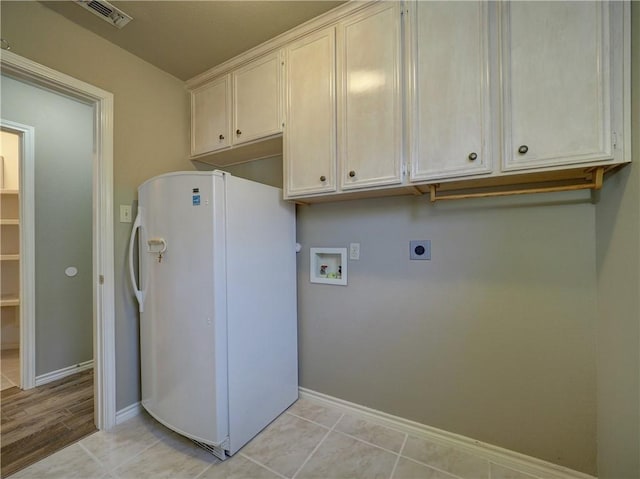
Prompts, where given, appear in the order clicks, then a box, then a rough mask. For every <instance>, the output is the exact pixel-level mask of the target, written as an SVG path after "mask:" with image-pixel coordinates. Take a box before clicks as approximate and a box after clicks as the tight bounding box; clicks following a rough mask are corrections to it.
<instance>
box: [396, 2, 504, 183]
mask: <svg viewBox="0 0 640 479" xmlns="http://www.w3.org/2000/svg"><path fill="white" fill-rule="evenodd" d="M488 9H489V2H485V1H477V2H421V1H418V2H414V3H411V4H410V5H409V15H408V21H407V42H406V45H407V57H408V60H407V62H408V74H407V80H408V81H407V83H408V88H407V91H408V95H407V113H408V118H407V129H408V135H407V138H408V152H409V162H410V165H411V169H410V171H411V180H412V181H423V180H431V179H439V178H451V177H460V176H468V175H478V174H483V173H490V172H491V169H492V149H491V129H492V125H491V111H490V110H491V109H490V93H489V85H490V83H491V81H490V78H489V74H490V69H489V36H488V34H489V24H488V21H489V19H488Z"/></svg>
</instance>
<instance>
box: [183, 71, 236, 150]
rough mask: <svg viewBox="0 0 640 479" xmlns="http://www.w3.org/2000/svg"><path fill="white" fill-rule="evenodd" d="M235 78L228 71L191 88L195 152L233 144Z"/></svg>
mask: <svg viewBox="0 0 640 479" xmlns="http://www.w3.org/2000/svg"><path fill="white" fill-rule="evenodd" d="M230 82H231V80H230V76H229V75H224V76H222V77H220V78H218V79H216V80H214V81H212V82H211V83H207V84H206V85H204V86H202V87H200V88H198V89H196V90H193V91H192V92H191V155H192V156H195V155H201V154H204V153H209V152H213V151H216V150H220V149H223V148H227V147H228V146H229V145H230V144H231V119H230V118H231V83H230Z"/></svg>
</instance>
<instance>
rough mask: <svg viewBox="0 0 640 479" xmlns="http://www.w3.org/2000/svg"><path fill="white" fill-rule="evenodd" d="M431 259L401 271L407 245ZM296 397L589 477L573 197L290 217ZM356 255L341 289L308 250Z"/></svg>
mask: <svg viewBox="0 0 640 479" xmlns="http://www.w3.org/2000/svg"><path fill="white" fill-rule="evenodd" d="M411 239H429V240H431V242H432V243H431V245H432V246H431V252H432V260H431V261H409V258H408V256H409V240H411ZM298 241H299V242H300V243H302V245H303V250H302V253H301V254H300V256H299V258H298V294H299V306H298V312H299V324H300V331H299V336H300V379H301V385H302V386H304V387H306V388H310V389H312V390H316V391H320V392H322V393H325V394H329V395H332V396H336V397H339V398H342V399H346V400H348V401H352V402H355V403H358V404H363V405H365V406H369V407H372V408H374V409H378V410H381V411H385V412H388V413H391V414H395V415H398V416H401V417H405V418H409V419H412V420H415V421H418V422H420V423H423V424H428V425H430V426H434V427H437V428H441V429H445V430H447V431H452V432H455V433H459V434H463V435H466V436H469V437H472V438H475V439H479V440H481V441H485V442H488V443H491V444H495V445H499V446H502V447H506V448H508V449H512V450H515V451H518V452H522V453H525V454H529V455H532V456H535V457H539V458H542V459H546V460H549V461H552V462H555V463H558V464H562V465H565V466H568V467H571V468H574V469H577V470H580V471H584V472H588V473H595V472H596V463H595V458H596V362H595V346H596V338H595V322H596V306H597V303H596V281H595V212H594V206H593V205H592V204H591V203H590V201H589V199H588V197H585V195H584V193H580V194H562V195H556V196H551V195H544V196H540V195H538V196H531V197H527V198H518V199H513V198H511V199H500V200H474V201H461V202H457V203H449V204H446V203H439V204H436V205H435V206H433V205H431V204H429V202H428V200H427V199H426V198H418V199H415V198H405V197H402V198H388V199H377V200H361V201H350V202H341V203H333V204H323V205H312V206H308V207H298ZM350 242H358V243H360V255H361V256H360V260H359V261H349V262H348V267H349V270H348V279H349V284H348V285H347V286H346V287H342V286H328V285H321V284H312V283H310V282H309V254H308V253H309V247H322V246H326V247H344V246H348V244H349V243H350Z"/></svg>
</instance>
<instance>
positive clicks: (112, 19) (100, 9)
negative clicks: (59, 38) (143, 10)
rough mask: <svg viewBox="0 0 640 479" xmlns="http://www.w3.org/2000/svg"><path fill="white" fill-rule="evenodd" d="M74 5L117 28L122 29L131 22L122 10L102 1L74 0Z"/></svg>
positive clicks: (130, 18)
mask: <svg viewBox="0 0 640 479" xmlns="http://www.w3.org/2000/svg"><path fill="white" fill-rule="evenodd" d="M76 3H77V4H78V5H80V6H81V7H82V8H85V9H87V10H89V11H90V12H91V13H93V14H94V15H97V16H99V17H100V18H102V19H103V20H104V21H105V22H108V23H110V24H111V25H113V26H114V27H117V28H122V27H124V26H125V25H126V24H127V23H129V22H130V21H131V20H133V18H132V17H130V16H129V15H127V14H126V13H124V12H123V11H122V10H120V9H119V8H116V7H114V6H113V5H111V4H110V3H109V2H105V1H104V0H76Z"/></svg>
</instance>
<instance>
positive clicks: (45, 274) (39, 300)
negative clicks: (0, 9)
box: [0, 76, 93, 376]
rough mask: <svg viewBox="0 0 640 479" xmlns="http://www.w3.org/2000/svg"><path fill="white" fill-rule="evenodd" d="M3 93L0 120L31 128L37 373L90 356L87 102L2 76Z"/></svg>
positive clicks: (90, 164)
mask: <svg viewBox="0 0 640 479" xmlns="http://www.w3.org/2000/svg"><path fill="white" fill-rule="evenodd" d="M1 95H2V109H1V113H0V114H1V115H2V118H3V119H5V120H12V121H15V122H18V123H23V124H27V125H31V126H33V127H34V128H35V191H34V192H31V193H32V194H34V195H35V215H36V217H35V261H36V268H35V273H36V277H35V295H36V297H35V307H36V376H38V375H41V374H44V373H48V372H51V371H55V370H58V369H62V368H65V367H68V366H73V365H75V364H77V363H80V362H83V361H87V360H90V359H93V334H92V331H93V299H92V294H93V292H92V288H91V278H92V257H91V237H92V236H91V214H92V213H91V208H92V193H91V191H92V168H93V108H92V107H91V106H88V105H85V104H83V103H80V102H77V101H75V100H72V99H69V98H67V97H63V96H61V95H56V94H54V93H51V92H48V91H46V90H43V89H40V88H37V87H34V86H30V85H27V84H25V83H22V82H19V81H16V80H13V79H11V78H7V77H5V76H3V77H2V92H1ZM28 193H29V192H23V194H28ZM68 266H75V267H76V268H77V269H78V274H77V276H75V277H68V276H66V275H65V273H64V271H65V268H67V267H68Z"/></svg>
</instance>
